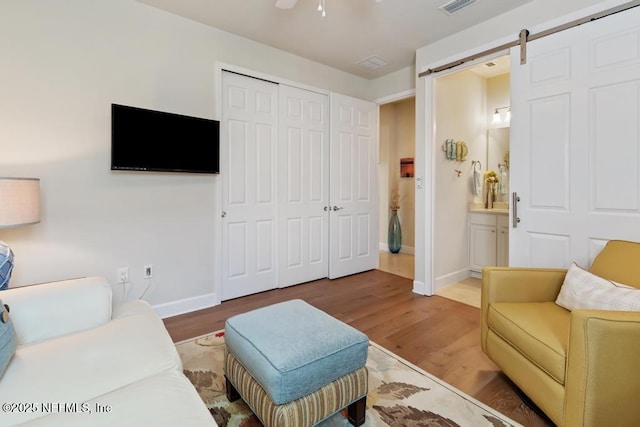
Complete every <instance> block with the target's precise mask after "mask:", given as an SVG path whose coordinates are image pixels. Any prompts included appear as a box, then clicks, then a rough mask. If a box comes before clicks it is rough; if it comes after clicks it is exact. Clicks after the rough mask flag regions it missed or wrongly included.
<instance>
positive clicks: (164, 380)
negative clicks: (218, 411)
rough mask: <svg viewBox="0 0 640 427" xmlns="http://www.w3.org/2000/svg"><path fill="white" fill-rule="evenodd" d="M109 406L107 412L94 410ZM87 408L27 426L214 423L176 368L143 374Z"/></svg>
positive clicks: (200, 426) (188, 426)
mask: <svg viewBox="0 0 640 427" xmlns="http://www.w3.org/2000/svg"><path fill="white" fill-rule="evenodd" d="M106 407H109V408H110V412H102V413H98V412H96V408H102V409H103V410H104V409H105V408H106ZM84 408H87V409H88V410H90V411H91V413H89V412H67V413H56V414H52V415H47V416H44V417H41V418H37V419H35V420H33V421H31V422H28V423H26V424H24V426H25V427H26V426H28V427H44V426H65V427H67V426H68V427H75V426H77V427H85V426H91V427H103V426H104V427H107V426H118V427H140V426H142V427H152V426H153V427H175V426H180V427H207V426H216V423H215V421H214V420H213V416H212V415H211V414H210V413H209V411H207V408H206V406H205V405H204V404H203V403H202V399H201V398H200V396H199V395H198V393H197V392H196V390H195V388H194V387H193V385H191V383H190V382H189V380H188V379H187V377H185V376H184V375H183V374H182V373H181V372H179V371H170V372H165V373H162V374H159V375H154V376H152V377H148V378H145V379H143V380H140V381H137V382H135V383H133V384H130V385H128V386H126V387H123V388H121V389H118V390H115V391H113V392H111V393H108V394H105V395H102V396H99V397H97V398H95V399H91V400H89V401H87V402H86V405H85V407H84Z"/></svg>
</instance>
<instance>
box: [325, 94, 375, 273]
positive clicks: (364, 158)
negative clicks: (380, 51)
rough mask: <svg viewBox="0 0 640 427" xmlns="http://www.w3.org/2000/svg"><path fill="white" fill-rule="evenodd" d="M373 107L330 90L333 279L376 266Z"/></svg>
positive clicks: (331, 251)
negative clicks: (332, 92) (331, 92)
mask: <svg viewBox="0 0 640 427" xmlns="http://www.w3.org/2000/svg"><path fill="white" fill-rule="evenodd" d="M377 110H378V107H377V105H376V104H374V103H371V102H366V101H362V100H359V99H355V98H350V97H348V96H344V95H338V94H331V166H330V169H331V178H330V195H331V196H330V197H331V209H332V210H331V211H330V220H329V230H330V231H329V233H330V238H329V254H330V255H329V259H330V261H329V277H330V278H331V279H334V278H337V277H342V276H346V275H349V274H354V273H359V272H362V271H367V270H371V269H374V268H377V266H378V169H377V166H378V115H377Z"/></svg>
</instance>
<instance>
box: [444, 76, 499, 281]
mask: <svg viewBox="0 0 640 427" xmlns="http://www.w3.org/2000/svg"><path fill="white" fill-rule="evenodd" d="M435 94H436V98H435V111H436V123H437V125H436V131H435V141H436V144H438V146H439V145H442V144H443V143H444V141H445V140H446V139H453V140H455V141H464V142H465V143H466V144H467V148H468V150H469V153H468V156H467V159H466V160H465V161H464V162H458V161H454V160H447V158H446V156H445V153H444V151H442V150H436V154H435V159H434V168H435V209H434V248H435V251H434V255H433V258H434V272H435V277H436V287H439V286H441V285H447V284H449V283H454V282H457V281H459V280H461V279H463V278H465V277H468V270H469V263H468V261H467V260H468V250H467V248H468V245H467V241H468V232H467V212H468V209H469V203H471V202H472V201H473V193H472V192H471V183H472V175H471V172H472V170H473V168H472V163H471V162H472V161H473V160H480V161H481V162H482V164H483V165H484V164H485V163H486V162H485V158H486V148H487V138H486V135H487V120H486V110H487V80H486V79H485V78H484V77H481V76H479V75H477V74H475V73H473V72H471V71H462V72H459V73H453V74H449V75H447V76H443V77H440V78H438V79H436V90H435ZM456 170H459V171H461V173H460V176H458V173H457V172H456Z"/></svg>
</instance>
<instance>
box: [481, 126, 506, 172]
mask: <svg viewBox="0 0 640 427" xmlns="http://www.w3.org/2000/svg"><path fill="white" fill-rule="evenodd" d="M488 134H489V135H488V137H487V158H486V162H487V163H486V165H487V167H486V169H487V170H494V171H496V172H497V171H498V164H504V163H505V155H507V156H508V153H509V128H507V127H504V128H492V129H489V132H488Z"/></svg>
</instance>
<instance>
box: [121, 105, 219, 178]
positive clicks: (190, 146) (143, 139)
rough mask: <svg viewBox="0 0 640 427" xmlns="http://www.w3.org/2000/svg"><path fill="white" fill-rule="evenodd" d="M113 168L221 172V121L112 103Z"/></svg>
mask: <svg viewBox="0 0 640 427" xmlns="http://www.w3.org/2000/svg"><path fill="white" fill-rule="evenodd" d="M111 170H125V171H153V172H189V173H212V174H216V173H220V122H219V121H217V120H210V119H202V118H198V117H190V116H183V115H180V114H173V113H165V112H161V111H154V110H146V109H143V108H137V107H129V106H126V105H119V104H111Z"/></svg>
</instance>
